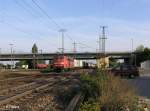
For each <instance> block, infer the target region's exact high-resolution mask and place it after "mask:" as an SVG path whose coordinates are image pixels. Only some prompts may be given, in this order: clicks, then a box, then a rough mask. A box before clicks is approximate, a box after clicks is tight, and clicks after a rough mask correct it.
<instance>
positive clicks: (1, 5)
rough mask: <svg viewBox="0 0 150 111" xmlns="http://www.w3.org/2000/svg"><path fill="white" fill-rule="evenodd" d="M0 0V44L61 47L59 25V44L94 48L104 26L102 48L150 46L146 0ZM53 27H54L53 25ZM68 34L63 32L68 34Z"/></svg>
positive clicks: (3, 47)
mask: <svg viewBox="0 0 150 111" xmlns="http://www.w3.org/2000/svg"><path fill="white" fill-rule="evenodd" d="M34 1H35V2H36V3H37V4H39V6H40V7H41V8H42V9H43V10H45V11H46V13H47V14H48V16H49V18H48V17H47V16H46V15H45V14H43V12H41V10H39V9H38V7H36V5H35V4H34V3H33V1H32V0H0V38H1V39H0V48H1V50H2V52H3V53H5V52H10V46H9V44H10V43H13V44H14V50H15V51H16V52H29V51H30V50H31V47H32V45H33V43H36V44H37V46H38V47H39V49H42V50H43V51H44V52H55V51H58V48H60V47H61V35H60V33H59V32H58V30H59V29H60V28H65V29H66V30H67V32H66V34H67V35H66V36H65V49H66V51H71V50H72V49H73V41H76V42H80V43H83V44H86V45H87V46H88V47H85V46H84V45H80V44H78V45H77V50H78V51H96V49H97V48H98V44H97V41H98V37H99V34H100V26H102V25H105V26H107V29H106V35H107V41H106V49H107V51H131V46H132V45H131V43H132V42H131V39H133V40H134V48H135V47H136V46H138V45H140V44H143V45H145V46H148V47H150V44H149V42H150V13H149V11H150V0H34ZM56 24H57V25H59V26H57V25H56ZM68 36H69V37H68Z"/></svg>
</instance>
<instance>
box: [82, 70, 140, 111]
mask: <svg viewBox="0 0 150 111" xmlns="http://www.w3.org/2000/svg"><path fill="white" fill-rule="evenodd" d="M81 81H82V91H83V93H84V94H85V100H84V102H83V104H82V105H81V107H80V111H90V110H86V109H89V107H91V108H92V109H93V108H99V109H98V110H96V111H126V108H129V109H130V111H136V110H135V109H136V108H137V101H138V99H137V96H136V94H135V91H134V89H133V88H132V87H131V86H130V85H128V83H127V82H126V81H125V80H122V79H120V78H118V77H114V76H112V75H111V74H108V73H107V72H105V71H97V73H96V74H95V75H82V76H81ZM91 99H92V101H93V102H91ZM97 105H99V106H97ZM92 109H91V111H92Z"/></svg>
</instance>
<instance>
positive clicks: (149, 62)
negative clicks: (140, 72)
mask: <svg viewBox="0 0 150 111" xmlns="http://www.w3.org/2000/svg"><path fill="white" fill-rule="evenodd" d="M141 68H143V69H150V60H147V61H144V62H142V63H141Z"/></svg>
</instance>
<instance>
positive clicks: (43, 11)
mask: <svg viewBox="0 0 150 111" xmlns="http://www.w3.org/2000/svg"><path fill="white" fill-rule="evenodd" d="M32 2H33V3H34V4H35V6H37V7H38V8H39V9H40V11H41V12H42V13H43V14H44V15H45V16H46V17H47V18H48V19H49V20H51V21H52V22H53V23H54V24H55V25H56V26H57V27H58V28H59V29H61V27H60V26H59V25H58V24H57V23H56V22H55V21H54V20H53V19H52V17H50V16H49V15H48V14H47V12H46V11H45V10H43V9H42V8H41V7H40V6H39V5H38V4H37V2H35V0H32Z"/></svg>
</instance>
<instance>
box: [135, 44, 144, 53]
mask: <svg viewBox="0 0 150 111" xmlns="http://www.w3.org/2000/svg"><path fill="white" fill-rule="evenodd" d="M143 51H144V46H143V45H139V46H138V47H137V48H136V50H135V52H143Z"/></svg>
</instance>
